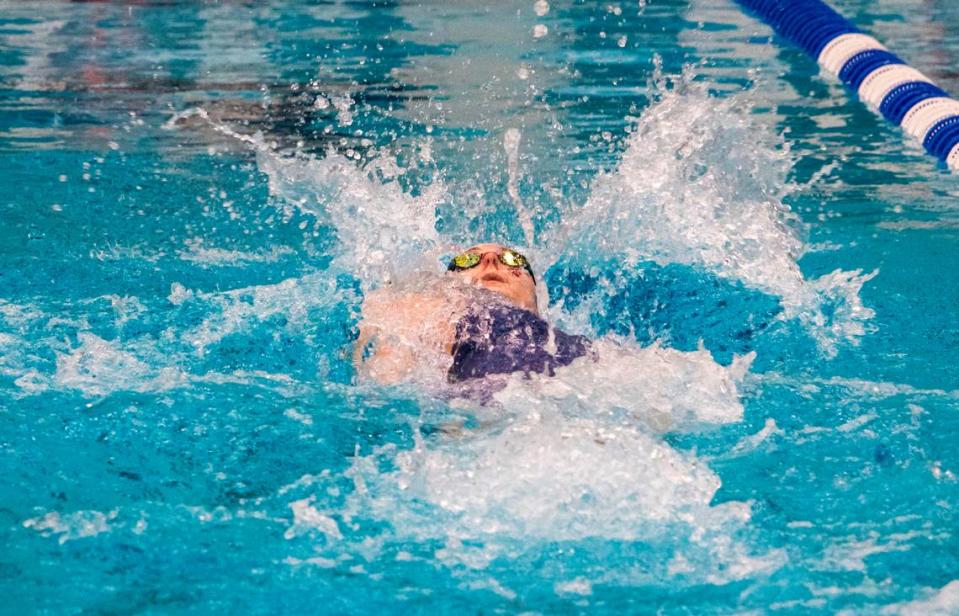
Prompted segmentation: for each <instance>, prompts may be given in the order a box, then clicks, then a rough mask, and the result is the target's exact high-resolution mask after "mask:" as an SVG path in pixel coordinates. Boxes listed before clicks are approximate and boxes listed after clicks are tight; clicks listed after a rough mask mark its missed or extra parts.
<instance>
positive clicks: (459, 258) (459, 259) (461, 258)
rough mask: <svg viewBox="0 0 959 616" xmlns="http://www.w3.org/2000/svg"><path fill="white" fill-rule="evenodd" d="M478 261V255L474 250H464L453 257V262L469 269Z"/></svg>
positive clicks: (457, 265) (459, 266) (461, 267)
mask: <svg viewBox="0 0 959 616" xmlns="http://www.w3.org/2000/svg"><path fill="white" fill-rule="evenodd" d="M479 262H480V256H479V255H478V254H476V253H475V252H464V253H462V254H458V255H456V256H455V257H453V264H454V265H456V267H458V268H460V269H469V268H471V267H474V266H475V265H476V264H477V263H479Z"/></svg>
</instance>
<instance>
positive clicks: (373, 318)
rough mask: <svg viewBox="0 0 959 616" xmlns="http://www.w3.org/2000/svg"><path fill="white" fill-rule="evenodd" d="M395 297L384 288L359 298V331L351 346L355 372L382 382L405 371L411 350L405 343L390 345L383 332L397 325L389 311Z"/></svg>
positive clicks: (399, 377) (395, 378)
mask: <svg viewBox="0 0 959 616" xmlns="http://www.w3.org/2000/svg"><path fill="white" fill-rule="evenodd" d="M395 299H396V298H394V297H391V296H390V295H389V294H388V293H387V292H386V291H382V290H381V291H374V292H372V293H371V294H370V295H368V296H367V298H366V299H365V300H364V301H363V308H362V318H361V321H360V326H359V329H360V333H359V336H358V337H357V339H356V343H355V344H354V346H353V365H354V366H355V367H356V371H357V373H358V374H360V375H362V376H367V377H370V378H372V379H374V380H375V381H378V382H380V383H383V384H390V383H395V382H397V381H400V380H402V379H403V377H404V376H406V375H407V374H409V372H410V370H411V369H412V367H413V359H414V358H413V352H412V349H409V348H407V347H406V345H396V344H391V343H390V342H389V341H388V338H389V337H388V336H387V335H386V333H385V332H386V331H387V330H392V329H393V327H391V326H396V325H398V324H397V323H395V321H396V313H395V312H393V311H391V309H390V308H391V305H395V303H396V301H395Z"/></svg>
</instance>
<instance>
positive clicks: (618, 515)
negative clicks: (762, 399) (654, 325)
mask: <svg viewBox="0 0 959 616" xmlns="http://www.w3.org/2000/svg"><path fill="white" fill-rule="evenodd" d="M750 359H751V358H750V357H744V358H740V359H738V360H736V361H734V362H733V364H732V365H731V366H728V367H724V366H721V365H720V364H718V363H716V362H715V361H713V359H712V358H711V357H710V356H709V354H708V353H707V352H705V351H696V352H691V353H682V352H679V351H675V350H671V349H666V348H662V347H660V346H656V345H654V346H651V347H647V348H639V347H637V346H635V344H630V343H627V342H624V341H618V342H614V341H599V342H598V343H597V345H596V357H595V358H581V359H579V360H577V361H576V362H574V363H573V364H571V365H570V366H568V367H565V368H560V369H558V370H557V371H556V375H555V376H554V377H544V376H537V375H533V376H532V377H530V378H526V377H523V376H521V375H513V376H511V377H509V378H508V379H507V383H506V384H505V387H503V388H502V389H501V390H499V391H498V392H497V393H495V394H494V396H493V397H494V401H495V402H494V404H493V405H492V406H486V407H477V406H472V405H469V404H466V405H465V406H464V405H462V404H457V405H454V410H455V409H458V411H455V412H458V413H460V417H461V419H460V420H457V419H456V418H455V417H452V418H451V416H450V415H449V412H450V410H449V409H447V410H446V411H445V414H444V415H442V416H441V417H440V418H438V419H437V418H434V417H431V415H430V413H429V411H427V412H425V413H424V416H423V417H421V418H420V421H425V422H430V421H434V420H435V421H440V422H442V423H443V425H442V427H441V429H440V431H439V432H438V433H436V434H434V435H433V436H431V437H422V436H419V434H420V431H419V428H420V426H419V424H417V425H416V426H415V428H416V431H415V432H414V434H415V437H414V442H415V445H414V447H413V448H412V449H408V450H403V449H398V448H397V447H396V446H395V445H387V446H383V447H380V448H377V449H376V450H374V451H373V452H371V453H369V454H367V455H359V456H357V457H356V458H355V459H354V462H353V466H352V469H351V471H350V472H349V475H350V477H351V478H352V481H353V483H354V487H355V490H354V491H353V492H351V493H349V494H348V495H347V496H346V498H345V499H343V500H342V501H341V502H340V503H339V505H337V506H335V507H330V506H328V507H327V508H325V509H324V508H319V507H318V505H317V502H318V500H319V495H326V494H328V493H329V489H330V485H331V480H330V478H328V477H327V478H322V477H308V478H304V479H303V480H301V481H300V482H298V483H297V484H296V485H294V486H288V487H286V488H284V489H283V490H281V492H282V493H283V494H286V495H287V496H289V495H290V494H294V495H296V496H297V497H298V498H296V499H295V500H293V501H291V502H290V507H291V511H292V513H293V520H292V522H291V526H290V527H289V528H290V530H289V532H290V533H292V534H293V535H295V536H300V535H302V534H303V533H304V532H305V530H306V528H307V527H309V525H311V524H313V522H315V528H314V531H315V532H316V533H318V537H322V538H323V545H322V547H321V546H319V545H318V546H317V550H318V551H319V554H320V556H321V557H322V558H324V559H326V560H327V561H335V560H337V559H341V558H343V557H344V555H349V554H356V553H357V552H359V551H362V550H361V548H359V547H357V546H356V545H355V544H354V542H355V541H361V542H362V543H363V545H364V546H366V548H368V547H369V546H370V545H375V546H378V547H377V548H376V551H377V553H379V552H380V551H382V550H384V549H386V548H387V546H389V545H402V544H405V543H408V542H410V541H415V542H417V543H418V544H422V545H436V546H437V547H436V548H435V549H434V552H433V554H432V557H433V558H436V559H438V560H440V561H441V562H443V563H445V564H446V565H447V566H450V567H452V568H454V569H456V570H460V569H463V568H465V570H466V571H484V570H487V569H490V568H493V569H495V562H496V561H497V560H498V559H500V558H505V557H509V558H516V557H518V555H519V554H521V553H525V552H528V551H530V550H535V549H538V548H537V547H536V546H545V545H549V544H551V543H553V542H563V541H583V540H587V539H602V540H603V541H627V542H642V543H644V544H649V545H652V546H656V545H661V547H662V550H661V553H660V554H659V557H658V558H659V562H658V564H656V565H652V564H649V563H647V564H646V565H645V566H644V567H645V568H644V567H637V568H636V569H629V570H622V571H618V572H615V573H610V572H606V573H604V576H603V577H602V578H601V579H590V578H588V577H580V578H576V579H575V580H572V581H570V580H564V579H560V580H556V584H557V585H558V586H557V592H561V593H567V592H574V591H575V589H580V590H583V589H585V588H587V587H588V585H589V584H591V583H595V582H609V583H614V582H615V583H640V582H641V581H642V580H644V579H651V578H652V577H654V576H655V575H661V574H667V573H668V574H669V575H674V576H680V577H682V578H684V579H689V580H698V581H700V582H703V581H710V582H711V583H719V584H721V583H726V582H728V581H731V580H735V579H741V578H743V577H748V576H750V575H755V574H757V573H761V572H769V571H772V570H775V569H776V568H778V567H779V566H781V565H782V563H783V557H782V554H780V553H779V552H777V551H775V550H774V551H770V552H767V553H761V554H753V553H752V551H751V549H750V548H749V546H748V542H746V541H744V540H742V539H740V538H737V535H738V534H739V533H741V532H743V531H744V529H745V528H746V526H747V523H748V521H749V519H750V506H749V504H748V503H742V502H727V503H723V504H721V505H714V504H713V498H714V497H715V494H716V491H717V490H718V488H719V486H720V481H719V478H718V477H717V476H716V474H715V473H713V472H712V471H711V470H710V469H709V468H708V466H706V464H704V463H703V461H702V460H700V459H698V458H697V457H696V456H694V455H692V454H688V453H683V452H680V451H678V450H676V449H674V448H672V447H670V446H669V445H668V444H667V443H666V442H665V441H663V440H662V438H661V436H660V433H661V431H663V430H677V429H693V428H694V427H696V428H699V429H701V428H703V427H705V426H707V425H716V424H723V423H730V422H736V421H739V420H740V419H741V417H742V404H741V402H740V399H739V390H738V388H739V384H740V383H741V381H742V379H743V377H744V375H745V372H746V370H747V368H748V364H749V361H750ZM427 408H428V407H427ZM470 418H473V421H471V420H470ZM463 420H465V422H466V423H465V425H472V426H473V427H470V428H464V427H463V425H464V424H463V423H462V421H463ZM304 495H309V496H304ZM336 520H340V521H341V525H345V526H346V527H351V528H353V529H354V530H356V529H360V528H378V527H380V525H381V524H382V523H383V522H386V523H388V525H389V530H388V531H387V532H385V533H383V531H377V532H376V538H375V539H373V540H371V537H370V536H369V535H368V534H366V533H365V532H361V534H360V536H361V537H362V540H357V539H351V538H343V537H341V536H339V530H338V529H339V528H340V526H338V525H337V524H336ZM369 532H372V531H369ZM670 533H679V534H680V535H681V536H686V537H688V538H689V541H688V543H687V544H686V545H685V546H684V547H683V548H681V549H678V550H677V549H675V547H676V546H675V545H672V544H671V545H670V546H669V548H668V549H667V547H666V546H665V543H668V541H667V537H670V536H672V535H671V534H670ZM437 542H439V543H437ZM580 549H581V550H588V548H580ZM654 549H655V548H654ZM580 555H581V556H582V552H581V553H580ZM367 557H369V555H368V556H367ZM654 569H655V571H654ZM471 575H472V574H468V575H467V577H468V578H469V579H473V580H474V581H475V578H473V577H470V576H471ZM483 579H484V580H486V581H487V582H489V580H487V579H486V578H485V577H484V578H483ZM493 581H495V579H494V580H493ZM504 590H506V591H508V589H504Z"/></svg>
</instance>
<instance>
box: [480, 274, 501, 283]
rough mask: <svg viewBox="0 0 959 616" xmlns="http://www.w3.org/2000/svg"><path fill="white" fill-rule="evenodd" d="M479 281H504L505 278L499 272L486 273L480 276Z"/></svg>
mask: <svg viewBox="0 0 959 616" xmlns="http://www.w3.org/2000/svg"><path fill="white" fill-rule="evenodd" d="M480 281H482V282H487V281H493V282H506V279H505V278H503V277H502V276H500V275H499V274H486V275H485V276H483V277H482V278H480Z"/></svg>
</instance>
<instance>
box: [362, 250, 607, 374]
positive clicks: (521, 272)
mask: <svg viewBox="0 0 959 616" xmlns="http://www.w3.org/2000/svg"><path fill="white" fill-rule="evenodd" d="M421 282H422V281H421ZM359 329H360V333H359V338H358V339H357V342H356V346H355V347H354V353H353V360H354V364H355V365H356V367H357V371H358V374H359V375H360V377H361V378H367V377H368V378H372V379H373V380H375V381H377V382H380V383H384V384H389V383H396V382H399V381H403V380H407V379H409V378H411V377H412V376H413V375H414V374H415V373H416V372H417V370H418V369H421V368H422V367H424V366H427V367H429V366H435V367H440V368H441V369H445V376H446V380H447V381H448V382H449V383H463V382H468V381H471V380H473V379H480V378H483V377H488V376H492V375H507V374H510V373H513V372H523V373H526V374H530V373H540V374H547V375H552V374H553V371H554V369H555V368H557V367H560V366H566V365H568V364H570V363H571V362H572V361H573V360H574V359H576V358H578V357H582V356H584V355H586V354H587V353H589V352H590V344H589V341H588V340H587V339H586V338H584V337H582V336H572V335H569V334H565V333H563V332H561V331H559V330H557V329H555V328H552V327H550V326H549V324H548V323H547V322H546V321H545V320H544V319H543V318H542V317H540V316H539V306H538V305H537V298H536V277H535V275H534V274H533V269H532V267H531V266H530V263H529V261H528V260H527V259H526V257H524V256H523V255H521V254H520V253H519V252H517V251H515V250H512V249H510V248H507V247H505V246H501V245H500V244H479V245H477V246H473V247H472V248H469V249H467V250H466V251H464V252H462V253H460V254H458V255H457V256H455V257H453V259H452V260H451V261H450V263H449V266H448V268H447V274H446V275H445V276H443V277H442V278H440V279H438V280H437V281H435V282H429V281H426V282H424V283H423V284H422V285H421V289H420V290H417V291H415V292H405V293H398V292H396V291H395V290H393V289H392V288H389V287H387V288H384V289H379V290H377V291H375V292H373V293H371V294H369V295H368V296H367V298H366V299H365V301H364V302H363V306H362V318H361V321H360V328H359Z"/></svg>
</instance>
